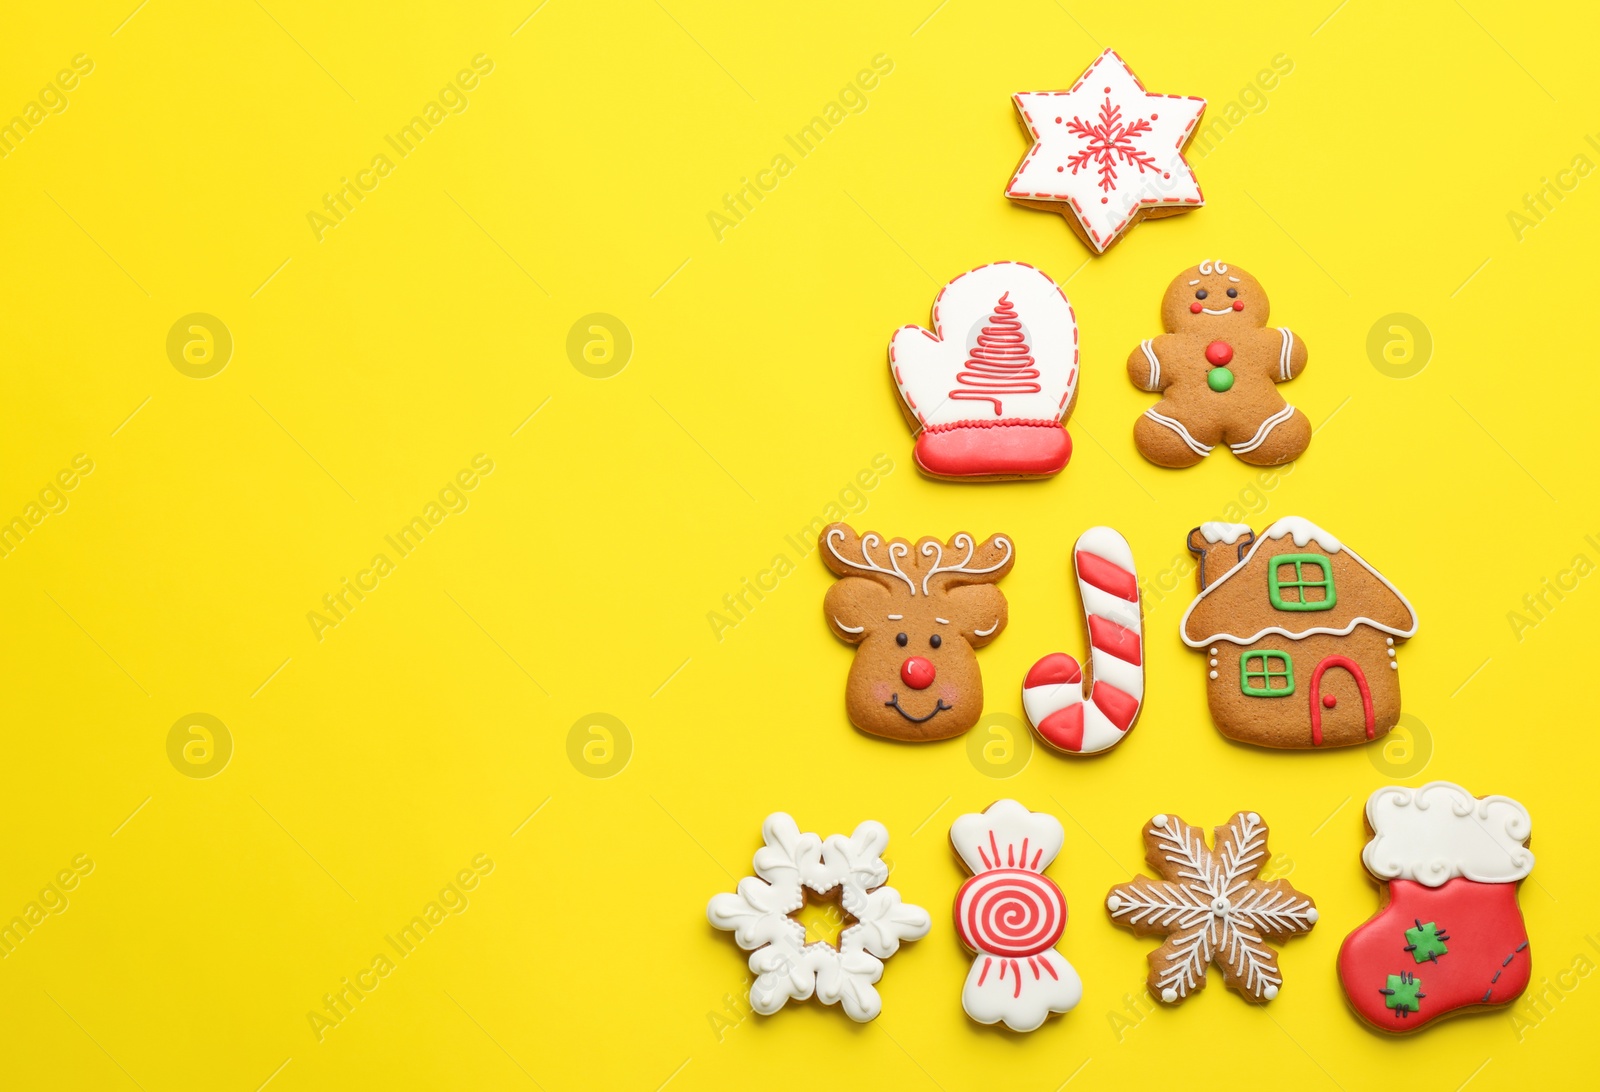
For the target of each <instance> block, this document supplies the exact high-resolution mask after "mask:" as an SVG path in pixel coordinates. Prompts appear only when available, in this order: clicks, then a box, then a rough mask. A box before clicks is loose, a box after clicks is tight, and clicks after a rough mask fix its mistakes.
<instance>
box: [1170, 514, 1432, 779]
mask: <svg viewBox="0 0 1600 1092" xmlns="http://www.w3.org/2000/svg"><path fill="white" fill-rule="evenodd" d="M1188 546H1189V551H1190V552H1191V553H1193V554H1194V555H1195V556H1196V558H1197V559H1198V562H1199V565H1198V569H1197V575H1198V578H1199V583H1200V595H1199V597H1198V598H1196V599H1195V601H1194V602H1193V603H1191V604H1190V605H1189V609H1188V611H1187V612H1185V613H1184V616H1183V622H1182V624H1181V627H1180V632H1181V634H1182V636H1183V642H1184V644H1186V645H1188V646H1189V647H1190V648H1194V649H1199V650H1200V651H1202V652H1204V653H1205V655H1206V663H1207V670H1206V679H1207V683H1206V696H1207V701H1208V703H1209V704H1210V706H1211V716H1212V719H1213V720H1214V721H1216V725H1217V727H1218V728H1219V729H1220V730H1221V731H1222V734H1223V735H1225V736H1228V737H1229V738H1231V739H1237V740H1240V741H1242V742H1245V743H1254V744H1257V745H1259V746H1262V747H1285V748H1314V747H1341V746H1346V745H1349V744H1358V743H1365V742H1367V741H1368V740H1371V739H1376V738H1377V737H1379V736H1381V735H1383V734H1384V733H1385V732H1387V731H1388V730H1389V729H1390V728H1393V727H1394V726H1395V723H1396V722H1397V721H1398V720H1399V719H1400V670H1399V669H1400V661H1399V658H1398V656H1397V650H1396V644H1397V643H1398V642H1401V641H1404V640H1406V638H1408V637H1411V636H1412V635H1414V634H1415V633H1416V632H1417V615H1416V612H1415V611H1414V610H1412V608H1411V604H1410V603H1409V602H1407V600H1406V597H1405V596H1404V595H1402V594H1401V593H1400V590H1399V589H1398V588H1396V587H1395V586H1394V585H1393V584H1391V583H1389V581H1388V580H1386V579H1385V578H1384V577H1383V575H1382V574H1381V573H1379V572H1378V570H1377V569H1375V568H1373V567H1372V566H1371V565H1369V564H1367V562H1366V561H1364V560H1363V559H1362V558H1361V556H1360V555H1359V554H1357V553H1356V552H1355V551H1354V550H1351V549H1350V548H1348V547H1347V546H1345V545H1343V544H1342V543H1341V542H1340V541H1339V540H1338V539H1337V538H1335V537H1334V536H1333V535H1331V534H1329V533H1328V532H1327V531H1324V530H1323V529H1322V528H1320V527H1318V526H1317V525H1316V524H1314V523H1312V522H1310V521H1309V520H1305V519H1301V518H1300V517H1298V516H1285V517H1284V518H1283V519H1280V520H1278V521H1277V522H1276V523H1274V524H1273V525H1272V526H1271V527H1268V528H1267V529H1266V530H1265V531H1264V532H1262V534H1261V536H1260V537H1259V538H1258V537H1257V536H1256V535H1255V533H1254V532H1253V531H1251V529H1250V528H1249V527H1247V526H1245V525H1243V524H1238V523H1206V524H1202V525H1201V526H1199V527H1196V528H1195V529H1194V530H1192V531H1190V532H1189V542H1188Z"/></svg>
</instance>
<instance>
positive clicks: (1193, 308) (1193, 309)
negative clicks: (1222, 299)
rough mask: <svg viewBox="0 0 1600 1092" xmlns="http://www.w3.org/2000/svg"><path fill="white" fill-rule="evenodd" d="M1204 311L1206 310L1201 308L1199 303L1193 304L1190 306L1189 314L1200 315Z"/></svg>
mask: <svg viewBox="0 0 1600 1092" xmlns="http://www.w3.org/2000/svg"><path fill="white" fill-rule="evenodd" d="M1203 310H1205V308H1203V307H1201V306H1200V305H1199V304H1198V303H1191V304H1190V305H1189V313H1190V314H1191V315H1198V314H1199V313H1200V312H1201V311H1203Z"/></svg>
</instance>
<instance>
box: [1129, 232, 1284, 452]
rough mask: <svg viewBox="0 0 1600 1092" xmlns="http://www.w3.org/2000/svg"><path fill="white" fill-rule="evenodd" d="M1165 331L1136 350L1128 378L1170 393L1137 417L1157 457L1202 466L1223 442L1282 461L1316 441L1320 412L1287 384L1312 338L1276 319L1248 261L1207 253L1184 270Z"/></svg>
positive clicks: (1166, 305)
mask: <svg viewBox="0 0 1600 1092" xmlns="http://www.w3.org/2000/svg"><path fill="white" fill-rule="evenodd" d="M1161 325H1162V326H1163V328H1165V330H1166V331H1167V332H1166V333H1165V334H1162V335H1161V336H1160V337H1156V338H1151V339H1149V340H1146V341H1142V342H1140V343H1139V347H1138V348H1137V349H1135V350H1134V351H1133V352H1132V353H1131V354H1129V356H1128V378H1129V379H1131V380H1133V385H1134V386H1136V387H1138V388H1139V389H1140V390H1142V391H1156V392H1159V393H1160V394H1161V401H1160V402H1157V403H1156V404H1155V405H1154V406H1153V407H1151V408H1150V409H1147V410H1145V412H1144V416H1143V417H1140V418H1139V420H1138V421H1136V422H1135V423H1134V426H1133V441H1134V443H1135V444H1137V445H1138V448H1139V453H1140V454H1141V455H1143V456H1144V457H1145V458H1146V459H1149V460H1150V461H1151V462H1153V463H1155V464H1156V465H1157V466H1170V467H1185V466H1193V465H1194V464H1195V463H1197V462H1199V461H1200V460H1201V459H1203V458H1205V457H1206V456H1207V455H1209V454H1211V451H1212V449H1213V448H1215V447H1216V446H1217V445H1218V444H1227V445H1228V450H1230V451H1232V452H1233V453H1234V454H1235V455H1237V456H1238V457H1239V458H1240V459H1243V460H1244V461H1245V462H1247V463H1254V464H1255V465H1257V466H1276V465H1278V464H1279V463H1286V462H1289V461H1290V460H1291V459H1297V458H1299V457H1300V455H1301V453H1302V452H1304V451H1305V449H1306V446H1307V445H1308V444H1310V443H1311V422H1310V421H1308V420H1306V415H1305V414H1303V413H1301V412H1300V411H1299V410H1297V409H1295V408H1294V407H1293V406H1291V405H1289V403H1287V402H1285V401H1284V400H1283V396H1282V395H1280V394H1279V393H1278V390H1277V384H1279V383H1287V382H1288V381H1289V380H1291V379H1293V378H1294V377H1295V376H1297V375H1299V374H1300V373H1301V372H1303V371H1304V370H1305V367H1306V345H1305V342H1304V341H1301V340H1300V339H1299V338H1298V337H1296V336H1295V335H1294V333H1293V332H1292V331H1290V330H1289V329H1288V328H1287V327H1281V326H1280V327H1277V328H1276V329H1270V330H1269V329H1268V328H1267V294H1266V292H1265V291H1263V290H1262V288H1261V285H1260V283H1259V282H1258V281H1257V280H1256V279H1255V278H1254V277H1252V276H1251V275H1250V274H1248V273H1246V272H1245V271H1244V270H1242V269H1240V268H1239V267H1238V266H1229V265H1226V264H1224V263H1222V262H1213V261H1204V262H1201V263H1200V264H1199V265H1197V266H1195V267H1194V268H1193V269H1187V270H1184V271H1183V272H1182V273H1180V274H1178V276H1177V278H1176V279H1174V280H1173V282H1172V283H1171V284H1170V285H1168V286H1167V294H1166V296H1165V297H1164V298H1163V299H1162V301H1161Z"/></svg>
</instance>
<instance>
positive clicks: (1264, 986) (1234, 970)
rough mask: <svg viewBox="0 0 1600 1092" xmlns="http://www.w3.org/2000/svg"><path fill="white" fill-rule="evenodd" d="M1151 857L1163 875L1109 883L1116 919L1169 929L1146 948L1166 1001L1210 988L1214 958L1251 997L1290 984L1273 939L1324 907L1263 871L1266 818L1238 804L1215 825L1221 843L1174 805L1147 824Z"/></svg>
mask: <svg viewBox="0 0 1600 1092" xmlns="http://www.w3.org/2000/svg"><path fill="white" fill-rule="evenodd" d="M1144 858H1145V860H1146V861H1148V862H1149V863H1150V867H1151V868H1153V869H1155V870H1156V871H1157V872H1158V873H1160V875H1161V879H1159V880H1153V879H1151V878H1150V877H1148V876H1135V877H1134V878H1133V879H1131V880H1129V881H1128V882H1127V883H1120V884H1118V885H1117V886H1115V887H1113V888H1112V889H1111V893H1110V894H1109V895H1108V896H1107V897H1106V909H1107V910H1109V911H1110V912H1111V920H1112V921H1114V922H1116V923H1117V924H1118V925H1123V926H1126V927H1127V928H1129V929H1132V930H1133V931H1134V933H1136V934H1137V935H1139V936H1142V937H1143V936H1160V937H1165V938H1166V942H1165V943H1164V944H1162V945H1161V947H1159V948H1157V949H1155V950H1154V951H1153V952H1151V953H1150V954H1149V956H1148V957H1147V958H1148V959H1149V961H1150V977H1149V978H1148V980H1147V981H1148V983H1149V986H1150V993H1151V994H1152V995H1153V996H1156V997H1159V998H1161V1000H1163V1001H1165V1002H1166V1003H1167V1004H1169V1005H1173V1004H1177V1003H1178V1002H1179V1001H1182V1000H1184V999H1185V998H1187V997H1188V996H1189V995H1190V994H1191V993H1193V992H1195V991H1197V990H1200V989H1203V988H1205V984H1206V970H1207V969H1208V968H1209V967H1210V965H1211V964H1212V963H1213V962H1215V963H1216V964H1217V965H1218V966H1219V967H1221V968H1222V972H1223V981H1224V982H1226V983H1227V984H1228V985H1229V986H1231V987H1233V988H1234V989H1236V990H1238V991H1239V993H1240V994H1242V995H1243V996H1244V998H1245V1000H1247V1001H1255V1002H1257V1003H1261V1002H1266V1001H1271V1000H1272V999H1273V998H1275V997H1277V996H1278V990H1279V989H1280V988H1281V987H1282V986H1283V975H1282V973H1281V972H1280V971H1279V970H1278V953H1277V952H1275V951H1273V949H1272V948H1270V947H1269V946H1268V945H1267V943H1266V942H1267V941H1269V940H1283V939H1286V938H1288V937H1291V936H1295V935H1297V934H1299V933H1309V932H1310V931H1311V927H1312V926H1313V925H1315V924H1316V923H1317V907H1316V904H1315V903H1314V902H1312V901H1311V900H1310V899H1309V898H1307V897H1306V896H1305V895H1302V894H1301V893H1300V892H1299V891H1296V890H1295V889H1294V888H1293V887H1292V886H1291V885H1290V884H1289V881H1288V880H1263V879H1260V878H1259V877H1260V873H1261V869H1262V868H1263V867H1264V866H1265V865H1266V863H1267V861H1268V860H1269V857H1268V855H1267V824H1266V823H1265V822H1264V821H1263V820H1262V818H1261V816H1259V815H1257V814H1256V813H1255V812H1253V811H1241V812H1236V813H1235V814H1234V816H1233V818H1232V819H1229V820H1228V822H1227V823H1226V824H1225V825H1224V826H1220V827H1218V828H1217V830H1216V849H1215V850H1212V849H1208V848H1207V847H1206V837H1205V835H1204V834H1203V833H1201V832H1200V830H1199V829H1198V828H1196V827H1192V826H1190V825H1189V824H1188V823H1185V822H1184V821H1183V820H1182V819H1179V818H1178V817H1177V816H1176V815H1157V816H1156V817H1155V818H1153V819H1151V820H1150V822H1149V823H1148V824H1146V826H1145V830H1144Z"/></svg>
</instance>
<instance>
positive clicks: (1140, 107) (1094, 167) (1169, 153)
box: [1006, 49, 1206, 254]
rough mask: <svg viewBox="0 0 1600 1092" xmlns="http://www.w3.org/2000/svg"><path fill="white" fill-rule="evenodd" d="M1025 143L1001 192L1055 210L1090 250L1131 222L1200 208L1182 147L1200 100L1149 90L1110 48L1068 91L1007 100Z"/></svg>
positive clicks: (1200, 109) (1026, 94) (1198, 111)
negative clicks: (1013, 106)
mask: <svg viewBox="0 0 1600 1092" xmlns="http://www.w3.org/2000/svg"><path fill="white" fill-rule="evenodd" d="M1012 101H1013V102H1015V103H1016V106H1017V116H1018V118H1019V120H1020V121H1021V122H1022V127H1023V129H1024V130H1025V131H1026V132H1027V134H1028V137H1029V138H1030V139H1031V140H1032V141H1033V146H1032V147H1031V148H1029V149H1028V152H1027V154H1026V155H1024V156H1023V157H1022V162H1021V163H1018V164H1017V169H1016V171H1015V172H1014V173H1013V174H1012V176H1011V182H1010V184H1009V185H1007V186H1006V196H1007V197H1009V198H1010V199H1011V200H1013V201H1015V202H1016V203H1017V204H1019V205H1026V206H1027V207H1029V208H1034V209H1043V210H1044V211H1046V212H1059V213H1060V214H1061V216H1062V217H1063V218H1064V219H1065V220H1066V221H1067V225H1068V226H1069V227H1071V228H1072V230H1073V232H1074V234H1076V235H1077V236H1078V238H1080V239H1082V240H1083V241H1084V243H1086V244H1087V245H1088V246H1089V247H1090V248H1092V249H1093V250H1094V252H1095V253H1096V254H1101V253H1104V252H1105V251H1106V249H1107V248H1108V247H1110V246H1111V244H1113V243H1115V242H1116V241H1117V240H1118V239H1120V238H1122V236H1123V235H1125V234H1126V233H1127V232H1128V230H1129V229H1130V228H1132V227H1133V225H1134V224H1137V223H1138V222H1139V221H1140V220H1142V219H1144V218H1146V217H1150V218H1152V219H1153V218H1155V217H1160V216H1172V215H1174V214H1176V213H1180V212H1188V211H1189V210H1190V209H1193V208H1199V207H1200V206H1201V205H1203V204H1205V197H1204V195H1203V194H1201V192H1200V183H1199V182H1198V181H1197V180H1196V179H1195V176H1194V171H1193V170H1192V169H1190V167H1189V161H1188V160H1186V159H1184V158H1183V149H1184V148H1185V147H1186V146H1187V145H1188V143H1189V139H1190V137H1192V136H1193V135H1194V130H1195V126H1197V125H1199V123H1200V116H1201V115H1202V114H1204V113H1205V110H1206V100H1205V99H1201V98H1195V97H1194V96H1192V95H1190V96H1183V95H1153V94H1151V93H1150V92H1148V91H1146V90H1145V89H1144V84H1142V83H1140V82H1139V77H1137V76H1135V75H1134V74H1133V71H1132V70H1131V69H1129V68H1128V65H1127V63H1126V62H1125V61H1123V59H1122V58H1121V57H1119V56H1117V53H1116V51H1115V50H1111V49H1108V50H1106V51H1105V52H1104V53H1102V54H1100V56H1098V57H1096V58H1095V60H1094V63H1093V64H1091V65H1090V66H1089V67H1088V69H1086V70H1085V71H1084V73H1083V75H1081V76H1079V77H1078V82H1077V83H1075V84H1073V85H1072V88H1071V89H1070V90H1068V91H1024V92H1021V93H1019V94H1016V95H1013V96H1012Z"/></svg>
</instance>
